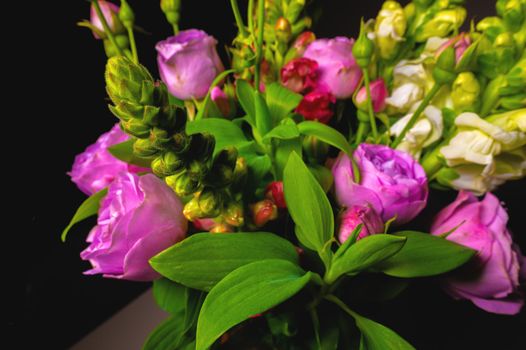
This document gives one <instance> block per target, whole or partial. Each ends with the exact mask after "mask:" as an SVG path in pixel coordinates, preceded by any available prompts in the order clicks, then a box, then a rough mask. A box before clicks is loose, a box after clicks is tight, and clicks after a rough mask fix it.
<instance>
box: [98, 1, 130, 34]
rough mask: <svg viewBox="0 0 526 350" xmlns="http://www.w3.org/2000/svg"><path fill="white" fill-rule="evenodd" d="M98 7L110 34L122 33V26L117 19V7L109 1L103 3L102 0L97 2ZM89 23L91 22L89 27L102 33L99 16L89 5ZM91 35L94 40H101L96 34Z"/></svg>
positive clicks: (102, 28)
mask: <svg viewBox="0 0 526 350" xmlns="http://www.w3.org/2000/svg"><path fill="white" fill-rule="evenodd" d="M99 6H100V10H101V11H102V15H103V16H104V19H105V20H106V22H107V23H108V26H109V27H110V29H111V31H112V33H117V32H120V31H122V30H123V26H122V24H121V22H120V20H119V17H118V15H119V6H117V5H115V4H114V3H111V2H109V1H103V0H99ZM90 22H91V25H93V26H94V27H95V28H97V29H98V30H99V31H100V32H101V33H104V27H103V26H102V22H101V20H100V18H99V16H98V15H97V11H95V6H94V5H93V4H91V10H90ZM93 35H94V36H95V38H96V39H101V38H100V36H99V35H98V34H97V33H95V32H93Z"/></svg>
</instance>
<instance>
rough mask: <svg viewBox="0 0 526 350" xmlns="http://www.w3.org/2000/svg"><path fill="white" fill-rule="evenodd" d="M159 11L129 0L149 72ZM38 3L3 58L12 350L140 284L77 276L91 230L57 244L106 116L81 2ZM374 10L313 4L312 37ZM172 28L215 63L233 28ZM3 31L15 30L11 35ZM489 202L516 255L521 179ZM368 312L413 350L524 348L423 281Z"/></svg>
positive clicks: (99, 57)
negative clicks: (13, 113)
mask: <svg viewBox="0 0 526 350" xmlns="http://www.w3.org/2000/svg"><path fill="white" fill-rule="evenodd" d="M158 2H159V1H158V0H155V1H147V0H129V3H130V4H131V5H132V7H133V8H134V9H135V13H136V22H137V24H138V25H139V26H141V27H143V28H145V30H147V31H148V32H150V34H149V35H144V34H138V35H137V39H138V50H139V55H140V61H141V62H142V63H143V64H145V65H146V66H147V67H148V68H149V69H150V70H151V71H152V72H153V73H156V66H155V57H156V56H155V51H154V45H155V43H156V42H157V41H159V40H161V39H164V38H166V37H167V36H169V35H170V34H171V28H170V27H169V26H168V24H167V23H166V22H165V20H164V16H163V14H162V13H161V11H160V9H159V7H158ZM319 2H321V1H319ZM38 3H39V4H30V3H27V4H28V7H27V8H25V9H21V10H20V11H21V12H17V13H23V14H25V15H27V16H26V17H25V18H29V17H28V16H29V15H31V17H34V18H35V19H34V21H29V20H27V22H26V23H25V24H26V25H28V26H32V29H33V34H32V35H31V37H24V38H23V40H18V41H17V43H18V44H19V46H23V47H22V48H21V49H20V50H21V51H15V50H13V53H16V54H13V55H11V56H12V57H14V59H15V62H14V67H17V63H19V64H20V63H21V62H22V64H23V65H24V67H22V66H18V68H19V69H17V70H15V71H9V69H7V70H8V72H6V73H8V74H9V75H11V74H15V75H16V76H17V77H16V78H14V79H13V80H12V81H14V82H15V85H14V86H16V89H17V93H16V97H18V99H17V100H16V101H17V102H16V103H17V107H18V110H19V111H20V112H19V113H18V114H22V115H23V117H21V118H18V119H16V121H17V123H18V124H17V127H16V128H11V130H12V131H13V132H12V133H11V134H12V135H11V136H14V137H16V139H15V140H14V141H13V143H14V146H13V145H10V146H11V148H9V149H8V150H12V149H13V147H16V149H21V146H24V145H26V146H27V144H29V145H30V147H29V148H30V150H29V151H25V152H26V153H24V154H22V155H20V156H17V157H16V160H14V161H13V162H12V164H14V165H15V169H16V172H15V175H16V174H21V175H22V178H23V179H24V185H23V186H22V187H23V188H25V190H24V191H22V192H20V191H19V190H18V187H15V186H14V185H13V186H11V185H10V184H11V183H13V182H7V183H6V185H5V187H6V191H7V192H10V193H11V191H14V194H15V196H14V199H13V200H12V201H11V200H10V203H12V204H13V205H15V207H14V208H15V211H16V214H18V215H20V213H22V218H21V220H20V221H17V222H21V223H22V224H21V225H17V227H16V228H15V230H14V231H12V230H11V229H9V230H7V227H10V226H4V227H5V230H7V231H9V232H6V234H8V235H9V237H15V238H16V239H17V243H16V244H15V245H14V246H11V245H9V244H4V246H3V248H4V250H6V251H7V253H8V254H9V253H11V254H13V256H14V258H13V259H12V260H11V261H9V262H7V263H6V265H4V266H7V267H8V268H7V269H6V270H8V271H7V272H8V279H9V281H19V280H22V281H23V283H20V284H19V283H16V284H14V287H12V286H10V287H9V288H8V290H9V291H10V292H13V293H12V295H11V294H10V295H9V298H7V299H6V301H7V303H6V304H7V305H6V307H7V310H8V312H7V315H8V316H7V321H6V324H7V330H8V333H9V334H10V335H11V336H14V337H13V339H14V340H15V341H16V344H18V345H17V346H16V347H15V348H35V347H37V348H50V349H63V348H67V347H68V346H70V345H71V344H73V343H74V342H76V341H77V340H78V339H80V338H81V337H82V336H84V335H85V334H86V333H87V332H89V331H91V330H92V329H93V328H94V327H96V326H97V325H98V324H100V323H101V322H102V321H103V320H105V319H107V318H108V317H109V316H110V315H112V314H113V313H114V312H116V311H117V310H118V309H120V308H121V307H122V306H124V305H125V304H127V303H128V302H129V301H130V300H132V299H133V298H134V297H135V296H137V295H138V294H139V293H140V292H141V291H143V290H145V289H146V288H148V287H149V284H142V283H130V282H124V281H115V280H108V279H103V278H101V277H98V276H95V277H93V276H92V277H87V276H83V275H82V271H84V270H86V269H87V268H88V264H87V263H85V262H82V261H81V260H80V258H79V253H80V251H81V250H82V249H84V247H85V246H86V244H85V242H84V239H85V236H86V234H87V232H88V230H89V229H90V227H91V226H92V225H93V223H94V221H89V220H88V221H87V222H85V223H83V224H81V225H78V226H77V227H76V228H75V229H73V230H72V232H71V233H70V236H69V239H68V241H67V243H65V244H63V243H61V242H60V239H59V236H60V232H61V230H62V228H63V227H64V226H65V225H66V224H67V221H68V220H69V218H70V217H71V216H72V214H73V213H74V211H75V209H76V208H77V206H78V205H79V204H80V203H81V202H82V201H83V199H84V198H85V197H84V195H83V194H82V193H81V192H80V191H78V190H77V188H76V187H75V185H74V184H72V183H71V182H70V181H69V178H68V176H67V175H66V172H67V171H69V169H70V167H71V164H72V161H73V158H74V156H75V154H77V153H79V152H81V151H83V150H84V148H85V147H86V146H87V145H89V144H91V143H92V142H93V141H94V140H95V139H96V138H97V137H98V135H100V134H101V133H102V132H105V131H106V130H108V129H109V128H110V127H111V126H112V125H113V124H114V123H115V122H116V119H115V118H114V117H113V116H112V115H111V113H110V112H109V111H108V110H107V108H106V104H107V101H106V94H105V91H104V81H103V72H104V64H105V56H104V52H103V49H102V43H101V42H100V41H96V40H94V39H93V37H92V36H91V34H90V32H89V31H87V30H86V29H83V28H79V27H76V26H75V22H76V21H78V20H81V19H84V18H88V16H89V4H88V3H87V2H85V1H80V0H69V1H63V2H60V1H57V2H53V3H51V2H50V3H46V2H38ZM240 3H244V1H243V0H241V1H240ZM493 3H494V2H493V1H490V0H484V1H482V0H478V1H475V0H471V1H469V0H468V7H469V8H470V16H471V17H476V18H477V17H478V18H480V17H482V16H484V15H488V14H492V13H494V7H493V6H494V5H493ZM29 4H30V6H29ZM380 4H381V1H378V0H374V1H373V0H369V1H349V0H346V1H343V0H342V1H334V0H333V1H323V10H324V12H323V16H322V17H321V20H320V22H319V23H317V24H316V26H315V28H314V29H315V32H316V33H317V35H318V37H325V36H327V37H330V36H335V35H352V36H355V35H356V34H357V30H358V26H359V19H360V17H362V16H363V17H365V18H370V17H373V16H374V15H375V14H376V12H377V11H378V9H379V8H380ZM50 6H51V7H50ZM40 7H42V8H40ZM5 15H8V14H5ZM181 28H183V29H185V28H201V29H204V30H205V31H206V32H208V33H210V34H212V35H214V36H215V37H216V38H217V39H218V41H219V42H220V45H219V51H220V54H221V55H222V56H223V57H224V56H225V55H224V54H225V50H224V49H223V47H224V44H227V43H229V42H230V40H231V39H232V38H233V36H234V30H235V29H234V19H233V16H232V15H231V11H230V8H229V1H227V0H214V1H211V0H208V1H204V0H201V1H197V0H192V1H190V0H187V1H183V16H182V21H181ZM11 30H12V31H10V33H13V32H14V31H16V28H11ZM10 37H11V38H13V35H11V36H10ZM15 37H16V36H15ZM24 50H27V51H24ZM35 51H37V52H35ZM20 52H21V54H20ZM225 62H226V61H225ZM4 69H6V68H5V67H4ZM4 102H5V101H4ZM22 130H23V131H22ZM27 130H29V134H28V133H27V132H26V131H27ZM28 139H29V140H30V141H29V142H28ZM17 176H18V175H17ZM14 183H18V182H17V181H15V182H14ZM26 191H27V192H26ZM497 195H498V196H499V198H500V199H501V200H503V201H504V202H506V203H507V205H508V209H509V214H510V227H511V229H512V231H513V232H515V234H516V240H517V242H518V243H519V244H520V246H521V247H522V249H523V251H526V224H525V223H524V221H523V220H524V212H525V211H524V201H525V199H526V181H525V180H522V181H517V182H512V183H508V184H506V185H505V186H503V187H502V188H501V189H499V191H497ZM453 198H454V194H453V193H440V194H436V193H434V194H433V196H431V198H430V204H429V207H428V208H427V209H426V211H425V212H424V213H423V214H422V215H421V216H420V219H419V223H418V224H419V225H420V226H422V227H424V228H425V227H426V226H427V225H428V222H429V218H430V217H432V213H434V212H436V211H437V210H438V209H439V208H441V207H443V206H444V205H446V204H447V203H449V202H450V201H451V200H453ZM521 214H522V215H521ZM7 219H10V218H7ZM8 256H9V255H8ZM13 271H14V273H13ZM11 274H13V276H11ZM367 312H368V314H367V315H368V316H370V317H371V318H373V319H375V320H377V321H379V322H381V323H384V324H386V325H388V326H390V327H391V328H393V329H395V330H396V331H397V332H399V333H400V334H402V335H403V336H404V337H405V338H406V339H407V340H409V341H410V342H411V343H413V344H414V345H415V346H416V347H417V348H419V349H470V348H478V349H493V348H495V349H519V348H524V344H526V336H525V331H526V317H525V313H526V312H524V311H523V312H522V313H521V314H520V315H519V316H516V317H507V316H499V315H493V314H489V313H486V312H483V311H481V310H479V309H477V308H476V307H474V306H473V305H471V304H470V303H469V302H466V301H463V302H455V301H453V300H451V299H450V298H449V297H448V296H447V295H445V294H444V293H443V292H442V291H441V290H440V289H439V288H438V286H437V285H436V284H435V283H434V281H432V280H422V281H417V282H416V283H415V285H414V286H412V287H411V288H410V289H409V290H408V291H406V292H404V294H403V295H402V296H401V297H400V298H399V299H397V300H395V301H393V302H388V303H384V304H380V305H377V306H371V307H370V308H369V309H368V310H367ZM138 322H140V315H138ZM30 344H31V346H30ZM521 344H523V345H522V346H520V345H521Z"/></svg>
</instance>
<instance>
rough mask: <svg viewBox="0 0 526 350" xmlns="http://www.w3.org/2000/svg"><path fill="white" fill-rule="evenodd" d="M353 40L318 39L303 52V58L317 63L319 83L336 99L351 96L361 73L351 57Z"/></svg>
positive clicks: (342, 38) (343, 38)
mask: <svg viewBox="0 0 526 350" xmlns="http://www.w3.org/2000/svg"><path fill="white" fill-rule="evenodd" d="M353 45H354V39H349V38H345V37H336V38H334V39H318V40H315V41H314V42H312V43H311V44H310V45H309V46H308V47H307V50H305V53H304V54H303V57H305V58H310V59H311V60H314V61H316V62H318V73H319V78H318V80H319V82H320V84H322V85H324V86H325V87H326V88H327V89H329V92H330V93H331V94H332V95H334V96H335V97H336V98H338V99H345V98H349V97H351V96H352V94H353V93H354V91H355V90H356V88H357V87H358V84H359V83H360V80H361V79H362V71H361V69H360V67H359V66H358V63H357V62H356V60H355V59H354V56H353V55H352V47H353Z"/></svg>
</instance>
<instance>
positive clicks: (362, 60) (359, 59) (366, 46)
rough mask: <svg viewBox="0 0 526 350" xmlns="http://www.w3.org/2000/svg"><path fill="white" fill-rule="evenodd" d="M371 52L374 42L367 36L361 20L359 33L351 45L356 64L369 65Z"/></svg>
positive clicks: (362, 66)
mask: <svg viewBox="0 0 526 350" xmlns="http://www.w3.org/2000/svg"><path fill="white" fill-rule="evenodd" d="M373 53H374V43H373V42H372V40H371V39H369V38H368V37H367V33H366V30H365V26H364V24H363V20H362V22H361V23H360V34H359V35H358V39H356V41H355V43H354V45H353V47H352V54H353V56H354V58H355V59H356V63H358V66H360V67H361V68H367V67H368V66H369V63H370V62H371V57H372V56H373Z"/></svg>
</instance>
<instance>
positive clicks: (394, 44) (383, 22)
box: [355, 1, 407, 60]
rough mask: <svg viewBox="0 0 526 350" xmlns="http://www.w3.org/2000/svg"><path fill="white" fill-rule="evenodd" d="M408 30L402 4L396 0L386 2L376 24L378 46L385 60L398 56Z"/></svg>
mask: <svg viewBox="0 0 526 350" xmlns="http://www.w3.org/2000/svg"><path fill="white" fill-rule="evenodd" d="M406 30H407V18H406V14H405V12H404V10H403V8H402V6H401V5H400V4H399V3H398V2H396V1H386V2H384V4H383V5H382V9H381V10H380V12H379V13H378V16H377V17H376V22H375V25H374V32H375V40H376V46H377V47H378V51H379V54H380V57H382V58H383V59H385V60H391V59H393V58H395V57H396V55H397V54H398V51H399V50H400V46H401V42H403V41H404V40H405V39H404V35H405V32H406ZM355 45H356V44H355Z"/></svg>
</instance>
